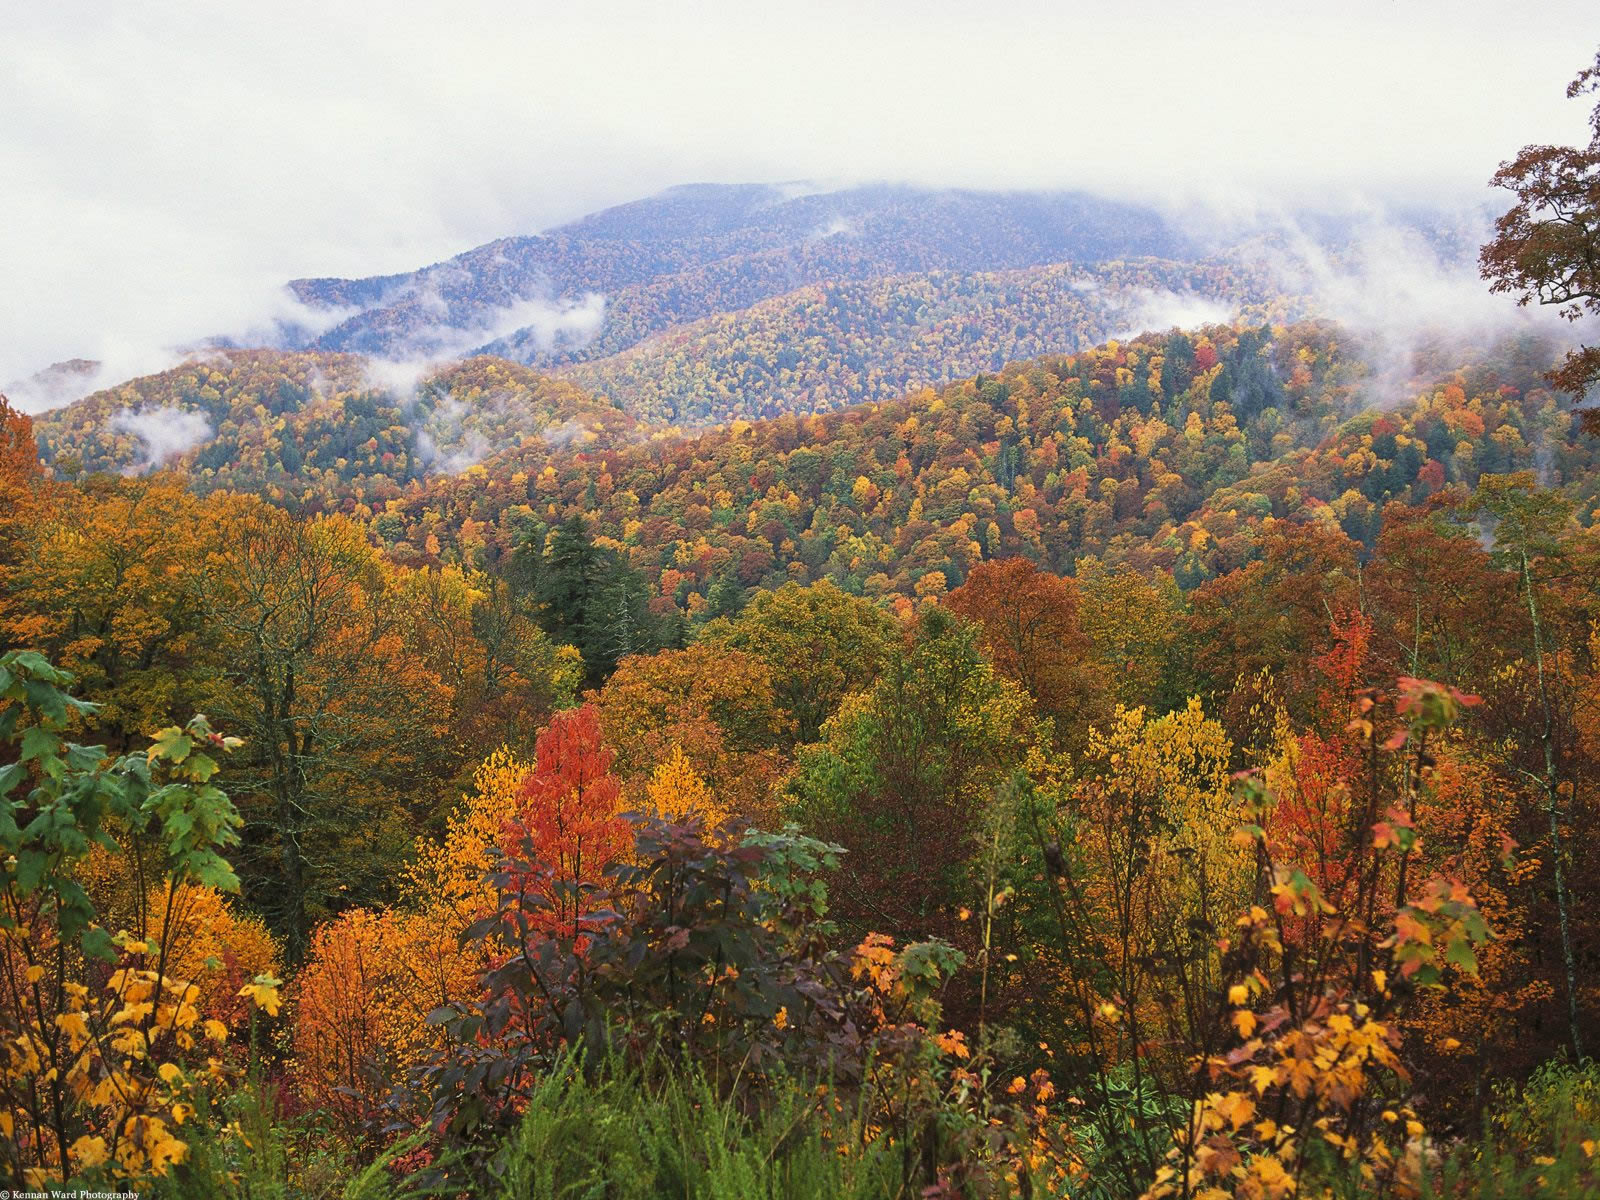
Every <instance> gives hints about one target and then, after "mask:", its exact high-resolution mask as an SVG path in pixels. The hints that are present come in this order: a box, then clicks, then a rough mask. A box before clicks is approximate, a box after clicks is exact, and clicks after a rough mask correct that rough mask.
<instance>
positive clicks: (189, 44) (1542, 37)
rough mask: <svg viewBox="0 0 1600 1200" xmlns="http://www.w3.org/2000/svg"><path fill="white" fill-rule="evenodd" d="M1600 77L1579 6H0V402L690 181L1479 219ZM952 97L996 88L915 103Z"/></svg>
mask: <svg viewBox="0 0 1600 1200" xmlns="http://www.w3.org/2000/svg"><path fill="white" fill-rule="evenodd" d="M1597 41H1600V10H1597V9H1596V8H1595V6H1594V5H1593V3H1592V0H1549V2H1547V3H1545V4H1543V5H1541V6H1540V7H1539V10H1538V12H1537V14H1535V15H1534V16H1531V17H1528V18H1525V19H1515V20H1513V19H1508V17H1507V13H1506V10H1505V6H1504V4H1503V3H1497V2H1491V0H1409V2H1408V3H1405V4H1395V3H1393V2H1392V0H1352V2H1351V3H1347V4H1344V5H1339V6H1328V5H1317V6H1309V5H1284V4H1282V3H1268V2H1266V0H1217V2H1216V3H1214V4H1210V5H1205V6H1194V5H1191V4H1187V3H1180V2H1179V0H1168V2H1166V3H1159V4H1152V5H1148V6H1144V7H1142V8H1141V9H1139V10H1138V11H1137V12H1136V13H1134V12H1130V10H1129V9H1128V7H1127V6H1126V5H1119V4H1113V3H1111V2H1110V0H1091V2H1086V3H1079V4H1071V5H1062V4H1057V3H1053V2H1050V0H1010V2H1002V3H1000V4H998V5H992V6H988V7H987V8H985V9H983V10H982V11H980V10H979V9H977V8H975V7H973V6H971V5H966V4H956V3H954V2H953V0H921V2H919V3H911V2H910V0H874V2H871V3H865V4H863V3H860V2H859V0H818V2H817V3H815V4H807V5H796V6H771V5H749V4H743V3H736V2H734V0H709V2H708V3H705V4H700V5H694V6H689V5H685V4H681V3H673V2H671V0H667V2H658V3H650V4H646V3H643V2H642V0H619V2H617V3H612V4H606V5H591V6H573V5H568V6H554V5H551V6H529V5H526V4H522V3H513V2H512V0H451V2H450V3H448V4H446V3H442V2H440V0H419V2H418V3H415V4H407V5H404V6H401V7H397V8H393V9H392V10H390V11H386V12H385V13H384V16H383V19H382V20H378V21H375V20H373V19H372V13H371V9H370V6H367V5H359V4H356V3H353V0H316V2H315V3H312V2H311V0H284V2H283V3H280V4H275V5H268V6H263V5H232V6H217V5H214V4H202V3H201V2H200V0H138V2H135V3H130V4H126V5H116V6H112V7H109V8H108V7H107V6H105V5H102V4H91V3H89V2H88V0H58V2H56V3H51V4H28V5H24V4H17V5H12V6H10V8H9V10H8V12H7V15H6V21H5V36H4V37H3V38H0V111H3V112H4V113H5V114H6V119H5V121H4V122H0V178H4V179H5V181H6V186H5V187H4V188H3V189H0V263H3V264H4V266H5V271H4V273H3V278H0V330H3V331H4V335H3V336H0V380H9V379H15V378H24V377H27V376H29V375H31V374H32V373H34V372H35V371H37V370H39V369H40V368H41V367H43V366H46V365H48V364H50V363H52V362H58V361H61V360H64V359H70V358H86V359H93V360H97V361H100V362H104V363H107V364H114V366H113V367H111V368H110V372H111V373H112V374H115V375H117V376H118V377H126V376H129V375H133V374H137V373H141V372H146V371H150V370H155V369H159V368H160V367H162V366H165V365H167V364H168V362H169V361H170V358H171V353H172V351H171V348H173V347H182V346H185V345H192V344H193V343H194V342H195V340H196V339H198V338H202V337H204V336H206V335H208V334H211V333H214V332H216V331H218V330H248V329H253V328H271V327H272V325H273V323H274V322H275V321H277V320H279V319H293V317H294V314H293V313H289V312H285V300H284V297H283V295H282V291H281V284H282V283H283V281H285V280H287V279H291V278H295V277H300V276H316V275H343V276H366V275H371V274H374V273H384V272H397V271H406V270H412V269H414V268H415V267H416V266H417V265H418V264H420V263H426V262H437V261H441V260H443V259H445V258H447V257H449V256H450V255H451V254H454V253H457V252H459V251H461V250H464V249H466V248H469V247H471V246H474V245H479V244H482V243H484V242H486V241H489V240H492V239H493V238H496V237H500V236H504V235H507V234H511V233H519V232H522V233H527V232H534V231H537V230H539V229H543V228H548V227H550V226H551V225H553V224H556V223H558V222H560V221H563V220H568V219H571V218H573V217H576V216H578V215H581V214H582V213H585V212H589V211H593V210H595V209H597V208H600V207H603V206H604V205H606V204H610V203H619V202H622V201H625V200H629V199H633V198H635V197H638V196H641V195H647V194H650V193H652V192H655V191H658V190H660V189H662V188H664V187H667V186H670V185H672V184H676V183H681V182H684V181H688V180H709V181H723V182H744V181H760V180H773V181H777V180H793V179H823V178H826V179H833V180H837V181H839V182H841V183H843V182H849V181H855V180H882V179H902V180H906V181H909V182H914V183H925V184H933V185H957V186H976V187H994V188H1018V187H1078V188H1086V189H1090V190H1097V191H1101V192H1107V193H1111V194H1117V195H1122V196H1127V197H1131V198H1137V199H1144V200H1147V201H1156V202H1161V203H1169V204H1171V205H1173V206H1181V205H1182V204H1184V203H1186V202H1190V201H1193V200H1195V199H1197V198H1198V199H1201V200H1204V201H1205V202H1206V203H1208V204H1210V205H1211V206H1213V207H1221V208H1237V209H1247V208H1249V207H1250V205H1251V204H1253V203H1255V201H1256V198H1258V197H1259V196H1261V195H1262V194H1264V193H1265V194H1270V195H1274V196H1278V197H1280V198H1281V197H1282V196H1283V195H1285V194H1287V195H1292V196H1296V197H1300V198H1304V197H1307V196H1316V197H1318V198H1327V197H1340V198H1343V197H1359V196H1361V195H1378V196H1382V197H1393V196H1407V197H1411V198H1424V197H1426V198H1428V199H1431V200H1436V201H1437V200H1441V199H1443V200H1450V199H1453V198H1457V197H1460V198H1464V199H1466V200H1467V201H1469V202H1476V201H1478V200H1480V199H1482V198H1483V196H1484V181H1485V180H1486V179H1487V178H1488V176H1489V175H1490V174H1491V173H1492V171H1493V169H1494V167H1495V165H1496V163H1497V162H1498V161H1499V160H1501V159H1502V158H1505V157H1507V156H1508V155H1510V154H1511V153H1513V152H1515V150H1516V149H1517V148H1518V147H1519V146H1521V145H1522V144H1524V143H1526V142H1530V141H1568V142H1570V141H1573V140H1576V139H1577V138H1578V137H1579V135H1580V134H1581V133H1582V122H1583V112H1582V108H1581V106H1579V105H1576V104H1569V103H1568V102H1567V101H1566V100H1565V99H1564V98H1563V97H1562V95H1561V92H1562V87H1563V85H1564V84H1565V82H1566V80H1567V79H1568V78H1569V77H1570V76H1571V75H1572V74H1573V72H1574V71H1575V70H1576V69H1577V68H1578V67H1579V66H1581V65H1583V62H1584V60H1585V59H1586V58H1588V57H1589V56H1590V54H1591V53H1592V51H1591V50H1590V49H1588V48H1589V47H1592V46H1593V45H1594V44H1595V43H1596V42H1597ZM957 63H959V64H962V70H964V71H970V72H972V73H973V74H975V75H976V76H977V77H980V78H982V77H984V76H985V75H987V76H988V77H989V78H990V79H991V81H992V82H993V85H992V86H984V87H981V88H978V89H976V90H974V89H970V88H961V87H941V86H937V79H938V77H939V74H940V67H941V65H942V64H957ZM930 80H932V81H934V85H933V86H930ZM301 316H302V317H304V316H305V314H301Z"/></svg>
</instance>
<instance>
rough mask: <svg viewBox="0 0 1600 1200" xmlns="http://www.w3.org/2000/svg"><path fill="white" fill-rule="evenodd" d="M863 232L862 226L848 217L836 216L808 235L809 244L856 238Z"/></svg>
mask: <svg viewBox="0 0 1600 1200" xmlns="http://www.w3.org/2000/svg"><path fill="white" fill-rule="evenodd" d="M860 232H861V224H860V222H858V221H852V220H851V219H850V218H849V217H846V216H842V215H841V216H836V217H834V218H833V219H832V220H831V221H828V222H826V223H825V224H822V225H818V226H817V227H816V228H815V229H813V230H812V231H811V232H810V233H809V234H807V235H806V241H808V242H821V241H826V240H827V239H828V238H832V237H855V236H857V235H858V234H859V233H860Z"/></svg>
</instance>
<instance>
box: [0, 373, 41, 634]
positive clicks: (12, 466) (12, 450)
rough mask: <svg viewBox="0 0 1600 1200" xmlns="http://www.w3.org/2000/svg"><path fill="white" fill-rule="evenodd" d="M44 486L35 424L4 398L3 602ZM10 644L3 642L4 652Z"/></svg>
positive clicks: (0, 455) (0, 414)
mask: <svg viewBox="0 0 1600 1200" xmlns="http://www.w3.org/2000/svg"><path fill="white" fill-rule="evenodd" d="M43 484H44V477H43V474H42V472H41V471H40V469H39V447H38V445H37V444H36V443H35V441H34V437H33V422H32V421H31V420H29V418H28V416H27V414H25V413H20V412H18V411H17V410H16V409H14V408H12V407H11V405H10V403H9V402H8V401H7V400H6V398H5V397H4V396H3V395H0V598H3V593H4V591H5V590H7V589H8V588H9V586H10V580H9V578H8V575H9V572H10V569H11V566H12V563H13V562H14V561H15V557H16V554H17V548H18V543H19V542H20V541H21V540H22V538H23V536H24V535H25V533H26V532H27V530H28V527H29V524H30V522H31V521H32V519H33V517H34V515H35V512H36V508H37V503H38V500H39V498H40V493H41V490H42V488H43ZM6 644H7V643H6V642H0V649H3V648H4V647H5V645H6Z"/></svg>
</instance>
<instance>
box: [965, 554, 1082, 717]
mask: <svg viewBox="0 0 1600 1200" xmlns="http://www.w3.org/2000/svg"><path fill="white" fill-rule="evenodd" d="M945 604H946V606H947V607H948V608H949V609H950V611H951V612H953V613H955V614H956V615H957V616H960V617H962V618H963V619H965V620H968V621H971V622H974V623H975V624H976V625H977V627H978V628H979V630H980V631H981V632H980V634H979V638H980V644H981V645H982V646H983V649H984V653H986V654H987V655H988V656H989V660H990V661H991V662H993V663H994V665H995V668H996V670H998V671H999V672H1000V673H1001V674H1002V675H1004V676H1006V678H1008V679H1013V680H1015V681H1016V682H1017V683H1020V684H1021V685H1022V686H1023V688H1025V689H1026V690H1027V692H1028V694H1029V695H1030V696H1032V697H1033V699H1034V703H1035V704H1037V705H1038V707H1039V712H1040V713H1041V714H1042V715H1044V716H1047V717H1049V718H1051V719H1052V720H1053V721H1054V722H1055V726H1056V728H1055V736H1056V744H1057V746H1068V745H1070V746H1081V745H1082V744H1083V740H1084V736H1085V734H1086V733H1087V731H1088V727H1089V724H1090V723H1091V721H1093V720H1094V719H1095V718H1096V717H1097V716H1098V715H1099V714H1100V713H1101V712H1102V711H1103V710H1104V708H1105V707H1106V706H1105V701H1104V697H1105V693H1106V691H1107V690H1108V689H1107V688H1105V687H1104V685H1103V684H1102V682H1101V673H1100V669H1099V668H1098V666H1097V664H1096V663H1095V662H1094V658H1093V653H1092V647H1091V646H1090V644H1089V639H1088V637H1087V636H1086V635H1085V634H1084V632H1083V630H1082V628H1081V627H1080V626H1079V624H1078V593H1077V587H1076V586H1075V585H1074V584H1073V582H1072V581H1071V580H1070V579H1062V578H1060V577H1059V576H1056V575H1050V574H1048V573H1046V572H1044V571H1041V570H1039V568H1038V567H1037V566H1035V565H1034V564H1033V563H1032V562H1030V561H1029V560H1028V559H1026V558H1008V559H1005V560H1003V561H1000V562H992V561H991V562H984V563H979V564H978V565H977V566H976V567H974V568H973V569H972V570H971V572H969V573H968V575H967V578H966V582H965V583H963V584H962V585H961V586H960V587H958V588H957V589H956V590H955V591H953V592H951V593H950V595H949V596H948V597H947V598H946V600H945Z"/></svg>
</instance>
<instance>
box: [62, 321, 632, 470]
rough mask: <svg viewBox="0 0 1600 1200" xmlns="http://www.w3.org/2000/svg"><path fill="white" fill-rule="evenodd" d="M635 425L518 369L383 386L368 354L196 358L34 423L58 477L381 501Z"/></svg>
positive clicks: (452, 373)
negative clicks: (159, 473) (441, 475)
mask: <svg viewBox="0 0 1600 1200" xmlns="http://www.w3.org/2000/svg"><path fill="white" fill-rule="evenodd" d="M633 427H634V423H633V421H632V419H631V418H630V417H628V416H627V415H626V414H625V413H622V412H620V411H619V410H617V409H616V408H615V407H613V406H612V405H610V404H608V403H606V402H605V401H602V400H597V399H595V398H594V397H593V396H591V395H589V394H588V393H586V392H584V391H582V390H581V389H579V388H578V387H576V386H574V385H573V384H571V383H567V382H565V381H563V380H559V379H551V378H549V377H547V376H543V375H539V374H537V373H535V372H533V371H531V370H529V369H528V368H527V367H524V366H521V365H520V364H517V363H510V362H506V361H504V360H502V359H495V358H486V357H485V358H474V359H471V360H468V361H466V362H463V363H455V364H451V365H448V366H444V367H441V368H440V369H438V370H437V371H434V372H431V373H428V374H426V375H424V376H423V377H421V378H420V379H419V378H411V377H406V376H401V377H385V376H384V375H382V374H381V373H379V372H377V371H376V370H375V369H374V368H373V366H372V364H370V363H368V362H367V360H365V359H363V358H362V357H360V356H359V355H354V354H331V353H321V352H302V353H292V352H282V351H271V350H248V351H231V352H228V353H219V354H215V355H211V356H208V357H206V358H202V359H196V360H192V361H190V362H188V363H185V364H183V365H182V366H179V367H176V368H174V369H172V370H170V371H164V372H162V373H161V374H159V375H150V376H145V377H143V378H141V379H135V380H132V381H130V382H128V383H126V384H123V385H122V386H120V387H116V388H110V389H107V390H105V391H101V392H97V393H95V394H94V395H92V396H89V397H86V398H85V399H83V400H81V401H78V402H77V403H76V404H73V405H70V406H68V407H67V408H64V409H60V410H58V411H56V412H52V413H49V414H47V415H45V416H42V417H40V418H38V420H37V432H38V437H39V445H40V450H41V453H42V455H43V457H44V458H45V460H46V461H47V462H49V463H51V464H52V465H53V466H54V467H55V468H56V469H57V471H58V472H60V473H65V474H75V473H77V472H78V471H121V472H130V471H139V470H145V469H149V468H151V467H155V466H168V467H175V468H179V469H182V470H185V471H187V472H188V474H189V475H190V478H191V479H192V481H193V483H194V485H195V486H196V487H197V488H198V489H201V490H210V489H213V488H222V487H227V488H234V489H239V490H246V491H262V492H265V493H267V494H269V495H273V496H278V497H297V498H310V499H315V500H319V501H320V500H328V499H332V498H335V497H343V498H346V499H355V500H359V501H362V502H376V501H381V500H384V499H388V498H392V497H394V496H397V495H399V494H400V491H401V489H402V488H404V487H406V486H408V485H416V484H417V483H418V482H419V481H421V480H422V479H423V478H424V477H425V476H427V475H429V474H434V473H438V472H450V471H460V470H464V469H466V468H467V467H469V466H471V465H472V464H473V463H475V462H477V461H478V460H479V459H480V458H483V457H484V456H486V455H487V454H489V453H491V452H493V451H504V450H506V449H508V448H512V447H515V446H517V445H518V444H519V443H520V442H522V441H523V440H526V439H534V440H538V441H540V442H541V443H542V444H546V445H552V446H553V445H566V444H570V443H572V442H574V441H577V442H584V443H587V442H601V443H605V442H609V441H611V440H614V439H617V438H621V437H627V436H630V435H631V432H632V430H633Z"/></svg>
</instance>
